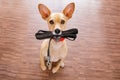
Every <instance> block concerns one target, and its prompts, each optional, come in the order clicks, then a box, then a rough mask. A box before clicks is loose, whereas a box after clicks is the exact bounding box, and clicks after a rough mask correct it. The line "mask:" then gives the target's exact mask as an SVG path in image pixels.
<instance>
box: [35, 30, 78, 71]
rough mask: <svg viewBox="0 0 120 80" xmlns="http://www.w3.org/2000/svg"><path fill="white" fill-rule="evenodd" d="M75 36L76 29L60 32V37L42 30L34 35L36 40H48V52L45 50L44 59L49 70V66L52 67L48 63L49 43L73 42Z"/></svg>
mask: <svg viewBox="0 0 120 80" xmlns="http://www.w3.org/2000/svg"><path fill="white" fill-rule="evenodd" d="M77 34H78V29H76V28H73V29H70V30H66V31H62V34H60V35H54V34H53V32H52V31H44V30H39V31H38V32H37V33H36V34H35V36H36V39H38V40H42V39H48V38H50V40H49V44H48V50H47V58H46V60H47V63H46V65H47V67H48V68H49V69H51V65H52V64H51V61H50V43H51V40H52V39H60V38H66V39H68V40H71V41H74V40H75V39H76V37H77Z"/></svg>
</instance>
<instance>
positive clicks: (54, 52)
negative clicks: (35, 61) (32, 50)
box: [38, 3, 75, 73]
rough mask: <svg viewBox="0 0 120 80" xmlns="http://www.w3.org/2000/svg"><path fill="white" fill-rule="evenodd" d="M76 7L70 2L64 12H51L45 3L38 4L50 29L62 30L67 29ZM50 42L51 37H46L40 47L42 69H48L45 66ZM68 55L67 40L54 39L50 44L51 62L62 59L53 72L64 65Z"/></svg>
mask: <svg viewBox="0 0 120 80" xmlns="http://www.w3.org/2000/svg"><path fill="white" fill-rule="evenodd" d="M74 7H75V4H74V3H70V4H68V5H67V6H66V7H65V9H64V10H63V12H62V13H51V12H50V10H49V9H48V8H47V7H46V6H45V5H44V4H39V5H38V8H39V11H40V14H41V16H42V18H43V19H44V20H46V21H47V23H48V27H49V30H50V31H54V30H55V29H56V28H59V29H60V30H65V29H66V22H67V20H68V19H70V18H71V17H72V14H73V12H74ZM50 20H53V21H54V24H50V23H49V21H50ZM61 20H64V21H65V24H61ZM48 43H49V39H46V40H44V41H43V43H42V44H41V49H40V64H41V65H40V66H41V69H42V70H46V69H47V68H46V66H45V57H46V56H47V49H48ZM66 55H67V45H66V41H65V40H64V41H62V42H56V41H54V40H52V41H51V44H50V56H51V62H57V61H59V60H60V61H59V63H58V64H57V65H56V66H55V67H53V68H52V72H53V73H56V72H57V71H58V69H59V68H60V66H61V67H64V59H65V57H66Z"/></svg>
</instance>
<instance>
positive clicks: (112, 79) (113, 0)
mask: <svg viewBox="0 0 120 80" xmlns="http://www.w3.org/2000/svg"><path fill="white" fill-rule="evenodd" d="M72 1H73V0H72ZM69 2H71V1H70V0H61V1H60V0H54V2H53V1H51V0H0V80H120V0H75V1H74V2H75V3H76V11H75V13H74V15H73V17H72V19H71V20H69V22H68V24H67V27H68V29H69V28H73V27H76V28H78V29H79V34H78V38H77V40H76V41H74V42H71V41H67V42H68V47H69V54H68V56H67V58H66V60H65V68H64V69H60V70H59V72H58V73H56V74H52V73H50V72H49V71H45V72H43V71H41V69H40V66H39V65H40V61H39V59H40V58H39V52H40V44H41V42H42V41H38V40H36V39H35V36H34V34H35V32H37V31H38V30H39V29H43V30H47V24H46V22H45V21H44V20H42V19H41V17H40V14H39V12H38V9H37V5H38V4H39V3H44V4H46V5H47V6H48V7H49V8H50V9H51V10H52V11H53V12H61V10H62V9H63V8H64V7H65V5H67V4H68V3H69Z"/></svg>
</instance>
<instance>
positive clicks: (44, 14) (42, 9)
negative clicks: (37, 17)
mask: <svg viewBox="0 0 120 80" xmlns="http://www.w3.org/2000/svg"><path fill="white" fill-rule="evenodd" d="M38 9H39V12H40V14H41V16H42V18H43V19H47V18H48V17H49V16H50V14H51V11H50V10H49V9H48V8H47V7H46V6H45V5H44V4H39V5H38Z"/></svg>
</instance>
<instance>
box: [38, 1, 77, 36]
mask: <svg viewBox="0 0 120 80" xmlns="http://www.w3.org/2000/svg"><path fill="white" fill-rule="evenodd" d="M74 8H75V4H74V3H70V4H68V5H67V6H66V7H65V9H64V10H63V11H62V12H61V13H51V11H50V10H49V9H48V8H47V7H46V6H45V5H44V4H39V5H38V9H39V12H40V14H41V16H42V18H43V19H44V20H46V21H47V23H48V27H49V30H50V31H53V32H55V33H56V34H59V33H60V32H61V31H62V30H65V29H66V22H67V20H69V19H70V18H71V17H72V14H73V12H74Z"/></svg>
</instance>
